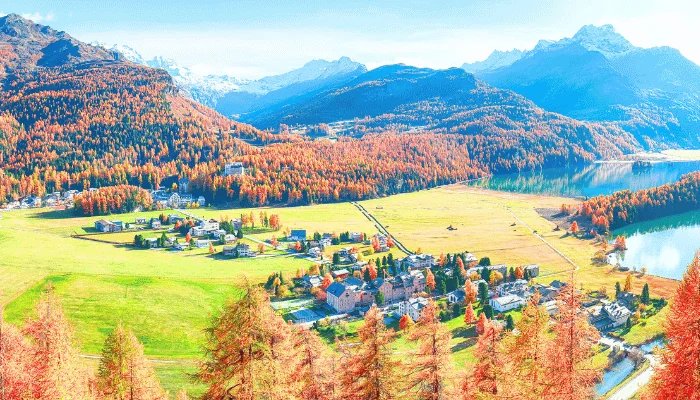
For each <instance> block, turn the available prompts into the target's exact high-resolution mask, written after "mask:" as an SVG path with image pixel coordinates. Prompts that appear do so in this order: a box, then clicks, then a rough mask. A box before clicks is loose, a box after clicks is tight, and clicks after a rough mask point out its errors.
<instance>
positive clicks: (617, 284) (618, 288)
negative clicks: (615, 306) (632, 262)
mask: <svg viewBox="0 0 700 400" xmlns="http://www.w3.org/2000/svg"><path fill="white" fill-rule="evenodd" d="M620 293H622V286H620V282H615V299H616V300H617V299H618V298H619V297H620Z"/></svg>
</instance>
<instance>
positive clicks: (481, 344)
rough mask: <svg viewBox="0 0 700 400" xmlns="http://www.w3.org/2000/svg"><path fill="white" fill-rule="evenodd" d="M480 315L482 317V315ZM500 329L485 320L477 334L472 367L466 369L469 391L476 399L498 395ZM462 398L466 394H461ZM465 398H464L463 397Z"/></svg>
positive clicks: (500, 364)
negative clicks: (469, 382) (467, 371)
mask: <svg viewBox="0 0 700 400" xmlns="http://www.w3.org/2000/svg"><path fill="white" fill-rule="evenodd" d="M482 315H484V314H483V313H482ZM501 332H502V328H501V325H500V324H496V323H493V322H492V321H490V320H488V319H486V320H485V321H484V324H483V329H482V331H481V333H480V334H479V339H478V340H477V343H476V349H475V350H474V358H475V359H476V361H475V363H474V364H473V365H470V366H469V367H467V369H468V370H471V371H472V372H471V376H468V379H469V378H470V380H471V384H470V385H469V386H470V389H471V390H472V391H473V393H475V394H476V395H477V398H478V397H488V396H496V395H498V394H499V388H500V386H501V385H500V384H499V380H500V381H502V379H503V377H502V376H501V372H502V368H503V365H502V359H501V355H500V354H499V352H498V344H499V339H500V335H501ZM462 395H463V396H464V395H466V393H463V394H462ZM465 397H466V396H465Z"/></svg>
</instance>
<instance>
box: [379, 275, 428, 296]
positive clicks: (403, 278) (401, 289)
mask: <svg viewBox="0 0 700 400" xmlns="http://www.w3.org/2000/svg"><path fill="white" fill-rule="evenodd" d="M387 281H388V283H389V284H390V285H391V286H390V289H391V290H390V291H388V290H387V292H386V293H384V298H385V300H386V301H387V302H388V303H393V302H396V301H401V300H408V299H410V298H411V297H413V295H415V294H418V293H422V292H425V276H424V275H423V272H422V271H411V272H402V273H400V274H398V275H396V276H394V277H393V278H391V279H388V280H387Z"/></svg>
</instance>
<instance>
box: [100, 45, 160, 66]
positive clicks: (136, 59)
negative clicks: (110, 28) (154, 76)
mask: <svg viewBox="0 0 700 400" xmlns="http://www.w3.org/2000/svg"><path fill="white" fill-rule="evenodd" d="M90 45H91V46H95V47H101V48H103V49H105V50H110V51H118V52H119V53H121V54H122V55H123V56H124V58H126V59H127V60H129V61H131V62H132V63H135V64H140V65H147V64H146V60H145V59H144V58H143V57H142V56H141V54H139V52H138V51H136V50H134V49H133V48H131V47H129V46H125V45H123V44H114V45H111V46H110V45H108V44H106V43H103V42H92V43H90Z"/></svg>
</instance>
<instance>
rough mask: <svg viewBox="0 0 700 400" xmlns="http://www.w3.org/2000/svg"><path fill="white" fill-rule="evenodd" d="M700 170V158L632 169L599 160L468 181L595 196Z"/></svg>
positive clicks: (496, 187) (484, 185) (486, 186)
mask: <svg viewBox="0 0 700 400" xmlns="http://www.w3.org/2000/svg"><path fill="white" fill-rule="evenodd" d="M698 170H700V161H688V162H663V163H656V164H653V166H652V167H651V168H648V169H642V170H633V169H632V164H631V163H598V164H589V165H576V166H571V167H567V168H548V169H543V170H540V171H534V172H522V173H513V174H499V175H494V176H492V177H489V178H485V179H480V180H475V181H471V182H468V183H467V185H469V186H476V187H482V188H484V189H491V190H502V191H508V192H518V193H531V194H545V195H551V196H565V197H593V196H598V195H601V194H611V193H613V192H616V191H619V190H626V189H629V190H639V189H647V188H651V187H655V186H660V185H663V184H666V183H669V182H675V181H677V180H678V179H679V178H680V177H681V175H684V174H687V173H689V172H693V171H698Z"/></svg>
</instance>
